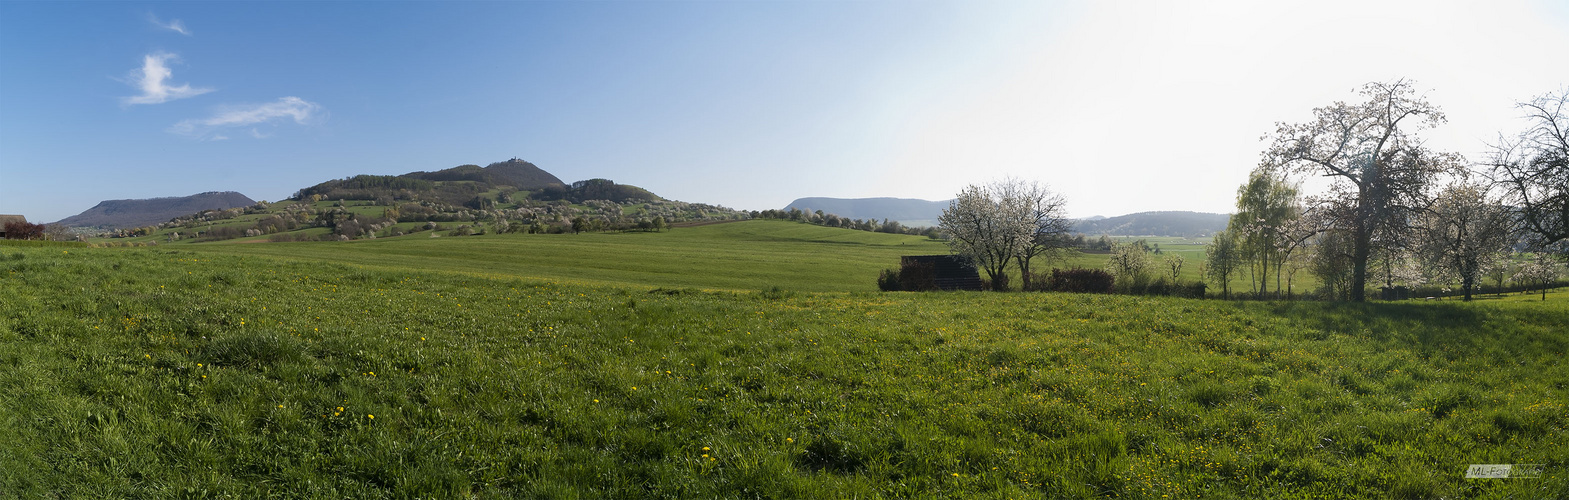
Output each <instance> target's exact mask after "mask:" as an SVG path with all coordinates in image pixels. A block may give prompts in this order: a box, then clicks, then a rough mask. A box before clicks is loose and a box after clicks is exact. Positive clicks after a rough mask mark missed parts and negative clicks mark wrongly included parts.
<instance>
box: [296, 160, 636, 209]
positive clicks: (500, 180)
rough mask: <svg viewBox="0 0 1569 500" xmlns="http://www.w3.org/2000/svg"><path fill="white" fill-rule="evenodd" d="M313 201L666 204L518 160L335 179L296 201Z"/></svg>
mask: <svg viewBox="0 0 1569 500" xmlns="http://www.w3.org/2000/svg"><path fill="white" fill-rule="evenodd" d="M311 197H319V199H328V200H377V201H381V202H391V201H394V200H420V201H428V202H436V203H443V204H447V205H453V206H466V207H469V208H490V207H493V206H497V205H498V204H499V205H506V204H509V203H513V202H514V201H516V200H520V199H532V200H538V201H555V200H565V201H568V202H572V203H583V202H586V201H589V200H604V201H609V202H614V203H638V202H652V201H659V200H662V199H663V198H660V197H659V196H657V195H655V194H654V193H651V192H649V191H648V190H645V189H643V188H640V187H637V186H631V185H626V184H616V183H615V182H614V181H611V180H609V179H589V180H583V181H577V182H574V183H572V184H571V185H568V184H566V183H564V182H561V179H560V178H559V177H556V176H555V175H552V174H551V173H550V172H546V171H544V170H543V169H541V168H539V167H537V166H535V165H534V164H533V163H529V162H526V161H523V160H519V159H517V158H513V159H511V160H507V161H503V162H496V163H492V164H490V165H487V166H484V167H481V166H479V165H459V166H456V167H452V168H449V169H445V170H437V171H435V172H425V171H420V172H409V173H407V174H403V175H356V176H353V177H346V178H343V179H333V180H330V181H327V182H323V183H321V184H317V185H315V186H311V187H308V188H305V189H301V190H299V192H296V193H295V194H294V196H293V199H296V200H304V199H306V198H311Z"/></svg>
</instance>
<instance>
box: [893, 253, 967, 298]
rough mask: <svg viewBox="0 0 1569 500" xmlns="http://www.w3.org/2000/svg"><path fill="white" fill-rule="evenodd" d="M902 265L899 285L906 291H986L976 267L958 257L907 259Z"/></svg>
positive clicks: (910, 257)
mask: <svg viewBox="0 0 1569 500" xmlns="http://www.w3.org/2000/svg"><path fill="white" fill-rule="evenodd" d="M899 264H900V266H899V267H900V271H899V281H900V283H901V284H902V285H904V287H905V289H906V290H922V289H926V290H930V289H934V288H935V289H937V290H970V291H977V292H978V291H981V290H984V289H985V288H983V287H982V285H981V273H980V272H979V271H977V270H976V269H975V264H974V263H972V262H970V261H969V259H965V258H964V257H960V256H958V255H906V256H903V257H900V259H899Z"/></svg>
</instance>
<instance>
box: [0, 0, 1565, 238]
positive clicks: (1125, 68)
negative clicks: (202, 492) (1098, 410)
mask: <svg viewBox="0 0 1569 500" xmlns="http://www.w3.org/2000/svg"><path fill="white" fill-rule="evenodd" d="M1566 47H1569V2H1556V1H1550V0H1540V1H1531V0H1520V1H1510V0H1502V1H1488V2H1456V1H1421V2H1367V1H1348V2H1341V1H1322V0H1315V1H1302V2H1292V1H1283V2H1253V1H1227V2H1145V1H1100V2H1051V1H1021V2H1006V1H987V0H976V1H875V0H874V1H833V0H823V1H739V0H738V1H620V2H617V1H603V2H569V1H560V2H474V3H466V2H440V3H436V2H428V3H427V2H370V3H356V2H258V3H251V2H200V3H197V2H192V3H186V2H179V3H157V2H0V213H20V214H23V215H26V216H27V217H28V219H29V220H31V221H34V222H51V221H55V220H58V219H61V218H64V217H67V216H70V215H74V214H76V213H78V212H81V211H83V210H86V209H88V208H91V207H92V206H93V205H95V204H97V203H98V202H99V201H102V200H106V199H126V198H152V197H164V196H184V195H190V194H195V193H199V192H204V191H239V192H241V193H244V194H246V195H248V196H250V197H252V198H255V199H258V200H262V199H265V200H273V201H276V200H279V199H283V198H287V197H288V196H290V195H292V194H293V193H294V192H295V191H296V190H298V189H300V188H303V187H307V186H310V185H313V184H315V183H318V182H321V181H325V180H328V179H333V178H341V177H347V176H351V175H356V174H383V175H395V174H402V173H407V172H411V171H417V170H438V169H442V168H448V167H452V166H456V165H461V164H468V163H473V164H479V165H485V164H489V163H491V162H496V161H503V160H506V159H509V158H513V157H517V158H522V159H524V160H528V161H531V162H533V163H535V164H536V165H538V166H540V167H541V168H543V169H545V170H547V171H549V172H551V173H553V174H556V175H557V176H558V177H561V178H562V179H563V180H565V181H568V182H571V181H575V180H582V179H588V178H595V177H601V178H608V179H612V180H615V181H617V182H620V183H625V184H634V185H637V186H641V187H644V188H647V189H649V190H651V191H653V192H655V193H657V194H659V195H661V196H664V197H667V198H672V199H677V200H683V201H692V202H704V203H714V204H720V205H725V206H728V207H733V208H739V209H748V210H761V209H768V208H780V207H783V206H785V205H786V204H787V203H789V202H790V201H792V200H794V199H795V198H800V197H808V196H828V197H841V198H860V197H885V196H886V197H903V198H923V199H929V200H942V199H947V198H951V197H953V196H954V194H955V193H957V192H958V191H959V190H960V189H961V188H962V187H963V186H964V185H966V184H972V183H984V182H988V181H992V180H996V179H999V178H1003V177H1015V178H1021V179H1027V180H1037V181H1041V182H1044V183H1046V184H1048V185H1049V186H1051V187H1052V188H1053V189H1054V190H1056V191H1059V192H1061V193H1063V194H1064V195H1065V196H1066V197H1067V199H1068V203H1069V211H1070V213H1071V215H1073V216H1076V217H1085V216H1091V215H1106V216H1114V215H1121V214H1125V213H1131V212H1141V211H1149V210H1193V211H1203V212H1229V211H1231V210H1232V207H1233V202H1234V199H1235V192H1236V189H1237V186H1239V185H1240V184H1242V182H1243V181H1245V180H1246V177H1247V173H1248V171H1249V170H1251V169H1252V168H1253V167H1254V166H1255V165H1256V164H1257V163H1258V159H1259V153H1260V152H1261V151H1262V150H1263V149H1264V147H1265V145H1266V144H1265V143H1264V142H1262V141H1261V137H1262V136H1264V135H1266V134H1268V133H1270V132H1271V131H1273V130H1274V124H1275V123H1276V122H1280V121H1285V122H1300V121H1305V120H1307V119H1308V118H1309V117H1310V116H1311V115H1310V114H1311V110H1312V109H1313V108H1314V107H1319V106H1325V105H1329V104H1331V103H1333V102H1334V101H1337V100H1343V101H1348V102H1351V101H1355V100H1357V96H1356V95H1355V93H1354V90H1355V89H1356V88H1357V87H1359V86H1361V85H1362V84H1364V83H1367V82H1371V81H1391V80H1395V79H1400V78H1406V79H1410V80H1413V81H1415V82H1416V85H1417V88H1419V89H1422V91H1423V92H1424V93H1425V95H1426V97H1427V99H1428V100H1429V101H1430V102H1432V103H1434V104H1436V105H1438V106H1440V107H1442V108H1443V109H1444V111H1445V112H1446V113H1447V115H1448V118H1449V123H1448V124H1446V125H1444V126H1441V127H1439V128H1437V129H1434V130H1431V131H1428V132H1425V133H1423V134H1422V136H1423V137H1426V138H1427V140H1428V144H1429V145H1430V146H1432V147H1434V148H1436V149H1441V150H1446V151H1454V152H1459V153H1462V154H1465V155H1466V156H1467V157H1470V158H1472V159H1480V158H1481V157H1482V154H1481V153H1482V151H1484V150H1485V147H1486V142H1487V141H1490V140H1493V139H1496V137H1497V135H1498V134H1499V132H1509V131H1512V130H1518V129H1519V128H1520V126H1521V122H1519V121H1518V118H1517V117H1518V115H1519V112H1518V111H1517V110H1516V109H1514V107H1513V104H1514V103H1515V102H1516V101H1520V100H1526V99H1529V98H1531V97H1533V96H1536V95H1539V94H1543V93H1546V92H1549V91H1554V90H1557V89H1560V88H1564V87H1565V86H1566V85H1569V65H1565V64H1564V63H1563V61H1564V60H1565V58H1564V55H1563V53H1564V49H1565V48H1566Z"/></svg>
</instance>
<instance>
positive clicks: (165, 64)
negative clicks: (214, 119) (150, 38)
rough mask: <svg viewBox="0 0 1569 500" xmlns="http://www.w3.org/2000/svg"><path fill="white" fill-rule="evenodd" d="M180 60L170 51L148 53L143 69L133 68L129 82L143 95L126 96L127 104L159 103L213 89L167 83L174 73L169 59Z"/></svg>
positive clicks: (204, 92) (143, 61)
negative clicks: (170, 68)
mask: <svg viewBox="0 0 1569 500" xmlns="http://www.w3.org/2000/svg"><path fill="white" fill-rule="evenodd" d="M179 60H180V56H177V55H174V54H170V53H168V52H154V53H152V54H147V56H146V57H144V58H143V59H142V67H141V69H137V70H132V71H131V76H130V78H129V80H130V81H129V82H127V83H130V84H131V85H134V86H135V87H136V88H138V89H141V91H142V95H137V96H131V97H126V98H124V100H123V101H124V102H125V104H159V103H164V102H169V101H173V100H175V99H184V98H187V97H192V96H198V95H202V94H206V93H208V92H212V91H213V89H209V88H199V87H198V88H193V87H191V85H190V84H188V83H187V84H184V85H180V86H178V87H173V86H170V85H169V84H168V83H165V82H164V81H165V80H168V79H169V76H170V75H173V72H172V71H170V70H169V61H179Z"/></svg>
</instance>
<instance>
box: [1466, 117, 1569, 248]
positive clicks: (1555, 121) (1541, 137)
mask: <svg viewBox="0 0 1569 500" xmlns="http://www.w3.org/2000/svg"><path fill="white" fill-rule="evenodd" d="M1517 107H1519V108H1520V109H1522V110H1524V111H1525V114H1526V116H1525V118H1526V120H1528V121H1529V122H1530V126H1529V128H1527V129H1526V130H1525V131H1524V132H1520V133H1519V134H1518V135H1516V136H1515V137H1512V138H1511V137H1504V136H1502V135H1500V136H1499V138H1498V143H1497V144H1494V145H1493V151H1492V154H1491V155H1490V158H1488V160H1487V162H1486V164H1487V166H1488V167H1489V173H1490V174H1491V175H1492V177H1493V182H1494V183H1495V184H1496V185H1497V186H1499V187H1501V188H1502V189H1503V191H1504V193H1505V202H1506V203H1509V204H1510V205H1513V206H1514V207H1515V209H1516V210H1517V212H1518V214H1519V217H1520V220H1521V222H1522V224H1524V226H1525V230H1526V231H1527V233H1529V235H1530V236H1531V237H1532V240H1533V241H1532V243H1534V244H1536V245H1537V246H1539V247H1541V248H1547V247H1550V246H1552V245H1554V244H1556V243H1558V242H1561V241H1564V240H1569V88H1566V89H1563V90H1560V91H1558V92H1557V93H1548V94H1544V95H1541V96H1538V97H1536V98H1535V99H1532V100H1531V101H1530V102H1522V103H1519V104H1517Z"/></svg>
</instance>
